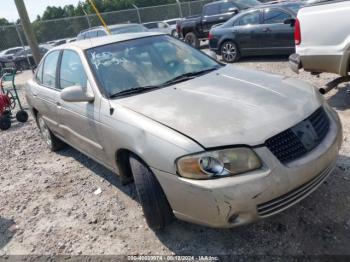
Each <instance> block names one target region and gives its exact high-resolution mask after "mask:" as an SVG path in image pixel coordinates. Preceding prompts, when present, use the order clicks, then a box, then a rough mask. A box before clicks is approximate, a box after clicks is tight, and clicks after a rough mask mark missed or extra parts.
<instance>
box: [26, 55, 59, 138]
mask: <svg viewBox="0 0 350 262" xmlns="http://www.w3.org/2000/svg"><path fill="white" fill-rule="evenodd" d="M59 56H60V51H53V52H51V53H49V54H48V55H47V56H46V57H45V60H44V61H43V62H42V63H41V64H40V66H39V68H38V70H37V73H36V76H35V81H33V83H34V84H33V86H32V88H31V90H32V94H33V97H34V100H35V108H36V109H37V110H38V112H39V113H40V114H41V115H42V116H43V119H44V120H45V122H46V124H47V126H48V127H49V128H50V130H51V131H52V132H54V133H56V134H62V130H61V129H60V127H59V115H58V109H57V105H58V101H59V100H60V97H59V96H60V91H59V89H58V88H57V78H56V73H57V64H58V60H59Z"/></svg>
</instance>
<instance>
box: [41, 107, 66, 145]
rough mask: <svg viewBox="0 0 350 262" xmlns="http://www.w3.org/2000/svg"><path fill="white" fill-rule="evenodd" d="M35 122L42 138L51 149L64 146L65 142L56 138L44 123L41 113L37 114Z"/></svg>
mask: <svg viewBox="0 0 350 262" xmlns="http://www.w3.org/2000/svg"><path fill="white" fill-rule="evenodd" d="M37 122H38V126H39V130H40V133H41V136H42V138H43V139H44V141H45V143H46V145H47V146H48V147H49V149H50V150H51V151H57V150H60V149H62V148H64V146H65V144H64V142H62V141H61V140H60V139H59V138H57V137H56V136H55V135H54V134H53V133H52V132H51V131H50V129H49V128H48V126H47V125H46V123H45V121H44V119H43V117H42V115H40V114H38V116H37Z"/></svg>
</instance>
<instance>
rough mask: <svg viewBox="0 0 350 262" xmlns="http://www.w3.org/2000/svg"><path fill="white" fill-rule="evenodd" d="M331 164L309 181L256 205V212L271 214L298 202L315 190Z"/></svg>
mask: <svg viewBox="0 0 350 262" xmlns="http://www.w3.org/2000/svg"><path fill="white" fill-rule="evenodd" d="M332 167H333V165H332V166H330V167H328V168H326V169H325V170H324V171H323V172H322V173H321V174H319V175H318V176H316V177H315V178H313V179H312V180H311V181H308V182H307V183H305V184H303V185H301V186H300V187H298V188H296V189H294V190H292V191H290V192H288V193H287V194H284V195H282V196H279V197H277V198H275V199H272V200H270V201H268V202H265V203H262V204H259V205H258V207H257V208H258V214H259V216H261V217H267V216H271V215H273V214H276V213H278V212H281V211H282V210H284V209H286V208H288V207H290V206H292V205H294V204H295V203H297V202H299V201H300V200H302V199H303V198H305V197H306V196H307V195H309V194H310V193H311V192H312V191H313V190H315V189H316V188H317V187H318V186H319V185H320V184H321V183H322V182H323V181H324V180H325V179H326V178H327V176H328V175H329V174H330V172H331V171H332Z"/></svg>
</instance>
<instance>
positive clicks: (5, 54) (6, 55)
mask: <svg viewBox="0 0 350 262" xmlns="http://www.w3.org/2000/svg"><path fill="white" fill-rule="evenodd" d="M21 50H23V47H21V46H19V47H12V48H9V49H6V50H3V51H1V52H0V58H6V59H12V57H13V55H14V54H15V53H17V52H19V51H21Z"/></svg>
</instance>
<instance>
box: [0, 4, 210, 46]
mask: <svg viewBox="0 0 350 262" xmlns="http://www.w3.org/2000/svg"><path fill="white" fill-rule="evenodd" d="M209 2H213V0H198V1H190V2H181V3H176V2H175V3H174V4H168V5H159V6H151V7H143V8H137V7H136V6H135V7H134V8H133V9H127V10H120V11H114V12H107V13H102V14H101V15H102V17H103V19H104V20H105V21H106V23H107V24H108V25H113V24H118V23H146V22H151V21H162V20H166V19H172V18H179V17H181V16H182V17H186V16H191V15H198V14H200V13H201V11H202V7H203V5H205V4H207V3H209ZM32 25H33V29H34V32H35V34H36V37H37V39H38V42H39V43H46V42H48V41H52V40H57V39H62V38H72V37H76V36H77V35H78V34H79V32H80V31H82V30H84V29H88V28H90V27H93V26H99V25H101V23H100V21H99V19H98V17H97V15H95V14H89V15H85V16H75V17H68V18H62V19H52V20H46V21H35V22H33V24H32ZM20 36H21V37H22V39H23V41H24V44H26V40H25V37H24V34H23V30H22V27H21V25H17V26H15V25H7V26H0V50H4V49H7V48H11V47H15V46H20V45H21V42H20V38H19V37H20Z"/></svg>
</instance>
